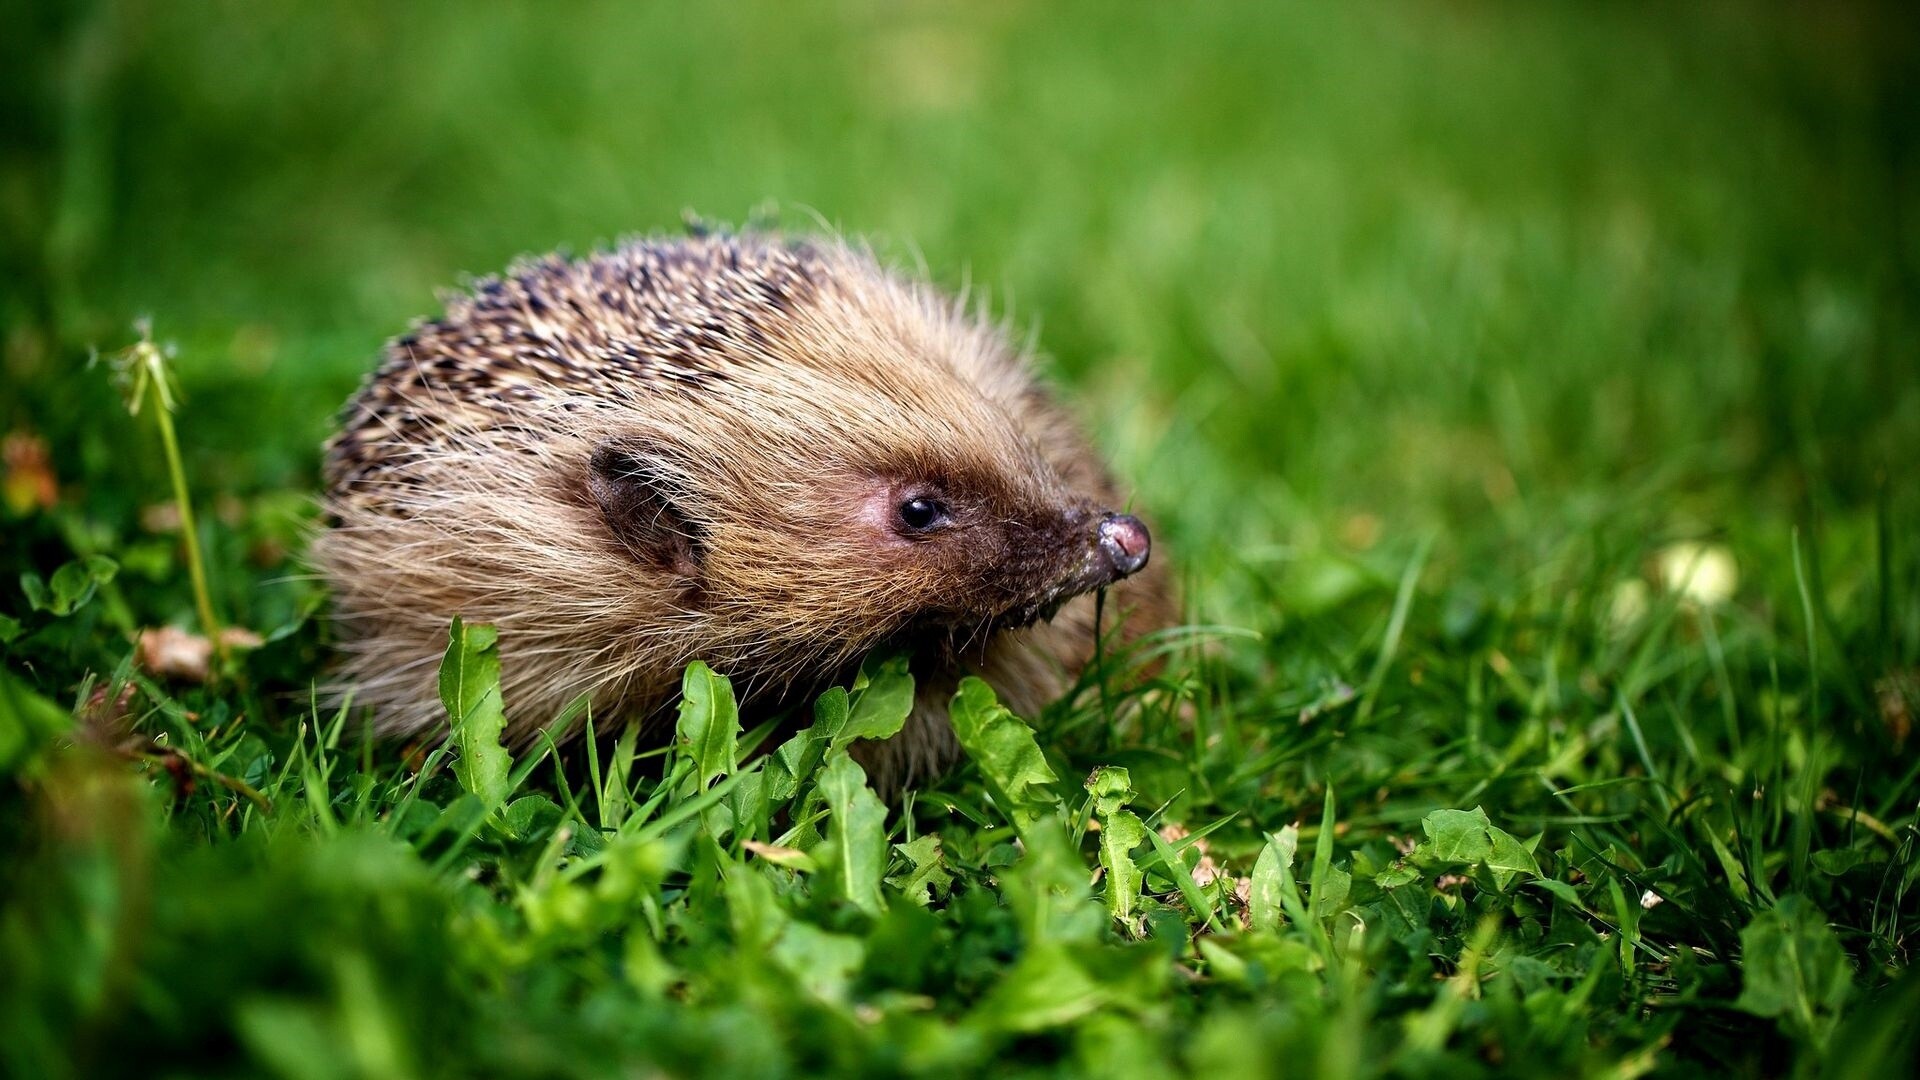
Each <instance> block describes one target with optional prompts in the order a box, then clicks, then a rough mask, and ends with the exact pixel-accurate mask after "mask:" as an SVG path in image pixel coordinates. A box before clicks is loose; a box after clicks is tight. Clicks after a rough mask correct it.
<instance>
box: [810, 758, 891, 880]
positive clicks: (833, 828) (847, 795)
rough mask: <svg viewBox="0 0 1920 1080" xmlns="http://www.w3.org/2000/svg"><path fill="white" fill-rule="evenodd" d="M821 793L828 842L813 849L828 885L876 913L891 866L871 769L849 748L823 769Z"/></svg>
mask: <svg viewBox="0 0 1920 1080" xmlns="http://www.w3.org/2000/svg"><path fill="white" fill-rule="evenodd" d="M820 794H821V796H822V797H824V798H825V799H826V802H827V808H828V809H829V810H830V811H831V815H830V816H829V817H828V819H827V835H826V842H825V843H824V844H822V845H821V846H820V847H819V848H816V849H815V850H814V851H813V855H814V857H815V858H816V859H818V860H819V861H820V864H821V868H822V871H823V873H822V875H821V880H824V881H826V882H828V883H829V886H828V888H829V890H830V891H831V892H832V893H833V894H834V895H836V896H839V897H841V898H842V899H845V900H847V901H849V902H850V903H852V904H853V906H855V907H857V908H859V909H860V910H861V911H864V912H866V913H867V914H869V915H878V914H880V911H881V909H882V907H884V902H883V901H882V900H881V897H880V876H881V875H882V874H883V873H885V872H886V869H887V808H886V805H885V804H884V803H882V802H881V801H880V797H879V796H877V795H875V794H874V793H873V790H872V789H871V788H869V787H867V774H866V772H865V771H864V770H862V769H861V768H860V766H859V764H858V763H857V762H855V761H854V760H853V759H852V758H850V757H848V756H847V755H846V754H845V753H840V754H835V755H832V757H831V759H830V760H829V761H828V762H827V767H826V768H825V769H822V770H821V772H820Z"/></svg>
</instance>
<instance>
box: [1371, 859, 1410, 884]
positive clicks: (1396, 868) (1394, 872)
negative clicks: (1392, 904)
mask: <svg viewBox="0 0 1920 1080" xmlns="http://www.w3.org/2000/svg"><path fill="white" fill-rule="evenodd" d="M1418 880H1420V869H1419V868H1418V867H1416V866H1414V865H1413V864H1411V863H1407V862H1395V863H1394V864H1393V865H1392V866H1389V867H1387V868H1386V869H1385V870H1382V871H1380V872H1379V873H1377V874H1375V875H1373V883H1374V884H1375V885H1378V886H1380V887H1381V888H1383V889H1397V888H1399V887H1400V886H1402V885H1411V884H1413V883H1414V882H1416V881H1418Z"/></svg>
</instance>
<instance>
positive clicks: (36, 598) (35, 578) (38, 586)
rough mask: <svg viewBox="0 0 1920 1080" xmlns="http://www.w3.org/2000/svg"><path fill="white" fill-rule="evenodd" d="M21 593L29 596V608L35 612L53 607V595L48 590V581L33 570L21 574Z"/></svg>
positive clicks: (23, 571)
mask: <svg viewBox="0 0 1920 1080" xmlns="http://www.w3.org/2000/svg"><path fill="white" fill-rule="evenodd" d="M20 591H21V592H23V593H25V594H27V606H28V607H30V608H32V609H33V610H35V611H46V610H47V609H49V608H51V607H53V593H52V592H50V591H48V589H47V579H45V578H43V577H41V576H40V575H39V574H36V573H34V572H33V571H31V570H22V571H21V572H20Z"/></svg>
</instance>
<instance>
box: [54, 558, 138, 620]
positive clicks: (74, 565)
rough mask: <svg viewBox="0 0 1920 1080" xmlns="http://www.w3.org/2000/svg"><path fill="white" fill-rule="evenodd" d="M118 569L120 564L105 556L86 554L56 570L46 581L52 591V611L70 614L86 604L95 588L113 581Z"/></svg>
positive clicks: (56, 613)
mask: <svg viewBox="0 0 1920 1080" xmlns="http://www.w3.org/2000/svg"><path fill="white" fill-rule="evenodd" d="M119 569H120V566H119V564H117V563H115V562H114V561H113V560H112V559H109V558H107V557H106V556H104V555H89V556H87V557H86V558H84V559H75V560H74V561H72V562H70V563H68V564H66V565H65V566H62V567H61V568H60V569H58V570H55V571H54V572H53V578H52V579H51V580H50V581H48V585H50V586H51V587H52V590H53V606H52V611H53V613H54V614H55V615H70V614H72V613H73V612H75V611H78V610H79V609H80V608H82V607H84V606H86V603H87V601H89V600H92V599H93V593H94V590H95V589H98V588H99V587H100V586H102V585H105V584H106V583H107V582H109V581H112V580H113V575H114V574H115V573H117V572H118V571H119Z"/></svg>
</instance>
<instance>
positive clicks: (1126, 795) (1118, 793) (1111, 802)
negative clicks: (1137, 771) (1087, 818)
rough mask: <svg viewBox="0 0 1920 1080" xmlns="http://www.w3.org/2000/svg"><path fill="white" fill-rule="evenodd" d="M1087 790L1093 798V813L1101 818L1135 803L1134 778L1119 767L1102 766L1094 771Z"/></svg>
mask: <svg viewBox="0 0 1920 1080" xmlns="http://www.w3.org/2000/svg"><path fill="white" fill-rule="evenodd" d="M1086 789H1087V794H1089V795H1091V796H1093V812H1094V813H1096V814H1098V815H1100V816H1101V817H1105V816H1107V815H1108V814H1111V813H1113V812H1114V811H1115V810H1118V809H1120V808H1121V807H1123V806H1125V805H1127V804H1128V803H1129V802H1132V801H1133V777H1132V775H1130V774H1129V773H1128V772H1127V770H1125V769H1122V768H1119V767H1118V766H1114V765H1102V766H1101V767H1099V768H1097V769H1095V770H1093V775H1091V776H1089V777H1087V783H1086Z"/></svg>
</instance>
